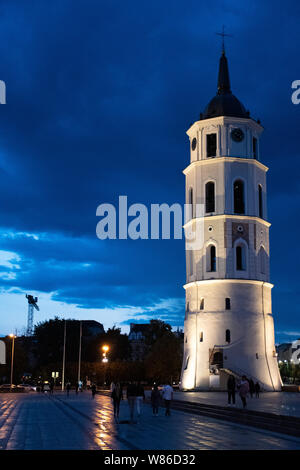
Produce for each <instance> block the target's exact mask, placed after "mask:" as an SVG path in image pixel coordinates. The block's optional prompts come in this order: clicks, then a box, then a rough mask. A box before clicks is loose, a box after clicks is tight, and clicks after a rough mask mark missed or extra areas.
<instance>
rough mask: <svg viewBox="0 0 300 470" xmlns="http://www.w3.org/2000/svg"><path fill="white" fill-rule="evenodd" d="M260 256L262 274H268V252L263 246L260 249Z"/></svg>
mask: <svg viewBox="0 0 300 470" xmlns="http://www.w3.org/2000/svg"><path fill="white" fill-rule="evenodd" d="M258 258H259V270H260V272H261V274H266V265H267V253H266V252H265V249H264V247H263V246H262V247H261V248H260V250H259V253H258Z"/></svg>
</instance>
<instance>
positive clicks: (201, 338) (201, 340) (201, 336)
mask: <svg viewBox="0 0 300 470" xmlns="http://www.w3.org/2000/svg"><path fill="white" fill-rule="evenodd" d="M200 343H203V331H201V333H200Z"/></svg>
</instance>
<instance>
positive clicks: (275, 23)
mask: <svg viewBox="0 0 300 470" xmlns="http://www.w3.org/2000/svg"><path fill="white" fill-rule="evenodd" d="M299 21H300V4H299V2H296V1H285V2H284V8H283V4H282V1H264V2H261V1H258V0H256V1H243V2H240V1H231V2H230V1H226V2H223V1H214V2H199V0H197V1H194V0H190V1H189V2H184V1H174V0H172V1H171V0H166V1H164V2H162V1H161V0H159V1H157V0H154V1H153V0H152V1H151V2H146V1H143V0H140V1H135V0H128V1H127V2H122V1H120V0H118V1H114V0H107V1H102V0H51V1H49V0H47V1H46V0H37V1H33V0H19V1H18V0H6V1H5V0H2V2H1V4H0V79H1V80H4V81H5V83H6V87H7V97H6V98H7V104H6V105H1V107H0V211H1V213H0V240H1V241H0V288H1V299H0V300H1V303H0V315H1V316H0V333H1V334H6V333H9V332H11V331H12V330H16V329H17V331H18V332H22V329H23V328H24V327H25V325H26V321H27V305H26V299H25V293H32V294H35V295H37V296H38V297H39V305H40V309H41V311H40V312H39V313H36V315H35V320H36V321H41V320H44V319H47V318H53V317H54V316H55V315H58V316H59V317H61V318H78V319H79V318H80V319H95V320H98V321H100V322H101V323H103V324H104V326H105V327H106V328H107V327H111V326H113V325H114V324H115V325H116V326H118V327H122V330H123V331H128V324H129V323H130V322H136V323H137V322H145V321H147V320H149V319H150V318H160V319H162V320H165V321H168V322H170V323H171V324H172V326H173V327H175V328H176V327H178V326H179V327H181V326H183V319H184V304H185V300H184V289H183V288H182V285H183V284H184V282H185V253H184V241H183V240H173V241H170V240H152V241H150V240H138V241H132V240H107V241H100V240H98V239H97V237H96V231H95V230H96V224H97V222H98V220H99V219H98V218H97V217H96V208H97V206H98V205H99V204H101V203H104V202H106V203H116V202H117V200H118V196H119V195H127V196H128V203H129V204H132V203H136V202H139V203H144V204H146V205H147V206H149V205H150V204H151V203H163V202H165V203H168V204H173V203H175V202H177V203H181V204H182V203H183V202H184V175H183V174H182V170H183V169H184V168H185V167H186V166H187V165H188V162H189V140H188V137H187V135H186V134H185V132H186V130H187V129H188V127H189V126H190V124H191V123H192V122H194V121H196V120H198V118H199V113H200V112H202V111H203V110H204V108H205V106H206V104H207V103H208V101H209V100H210V99H211V98H212V97H213V96H214V95H215V93H216V83H217V69H218V61H219V57H220V52H221V38H220V37H219V36H216V34H215V33H216V32H217V31H220V30H221V29H222V25H223V24H225V25H226V29H227V31H228V33H230V34H232V36H233V37H232V38H228V39H227V40H226V54H227V57H228V61H229V71H230V78H231V86H232V91H233V93H234V94H235V95H236V96H237V97H238V98H239V99H240V100H241V101H242V103H243V104H244V105H245V107H246V109H249V110H250V111H251V115H252V116H253V117H254V118H259V119H261V122H262V125H263V126H264V128H265V132H264V134H263V137H262V140H261V161H262V162H263V163H265V164H266V165H267V166H269V168H270V170H269V172H268V215H269V217H268V218H269V221H270V222H271V223H272V227H271V230H270V243H271V282H273V283H274V284H275V287H274V289H273V312H274V320H275V329H276V341H277V342H282V341H291V340H294V339H296V338H297V337H299V336H300V325H299V315H300V307H299V305H300V290H299V274H298V271H299V259H300V258H299V246H300V244H299V237H300V221H299V203H300V195H299V168H300V161H299V160H300V146H299V122H300V105H298V106H297V105H294V104H293V103H292V101H291V95H292V89H291V83H292V81H294V80H297V79H298V80H300V64H299V50H300V35H299Z"/></svg>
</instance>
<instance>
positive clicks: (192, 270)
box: [189, 250, 194, 276]
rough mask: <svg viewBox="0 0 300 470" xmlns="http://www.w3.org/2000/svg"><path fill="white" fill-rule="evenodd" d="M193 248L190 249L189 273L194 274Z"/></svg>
mask: <svg viewBox="0 0 300 470" xmlns="http://www.w3.org/2000/svg"><path fill="white" fill-rule="evenodd" d="M193 261H194V260H193V250H189V274H190V276H192V275H193V272H194V263H193Z"/></svg>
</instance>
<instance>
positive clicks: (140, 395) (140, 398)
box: [136, 382, 145, 420]
mask: <svg viewBox="0 0 300 470" xmlns="http://www.w3.org/2000/svg"><path fill="white" fill-rule="evenodd" d="M144 401H145V391H144V387H143V385H142V384H141V382H138V384H137V387H136V411H137V416H138V420H139V418H140V416H141V414H142V410H143V402H144Z"/></svg>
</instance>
